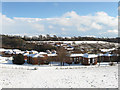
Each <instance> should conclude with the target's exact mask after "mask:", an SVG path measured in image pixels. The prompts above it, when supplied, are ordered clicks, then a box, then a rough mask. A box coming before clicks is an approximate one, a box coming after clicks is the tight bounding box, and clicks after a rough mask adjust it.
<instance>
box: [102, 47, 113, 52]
mask: <svg viewBox="0 0 120 90" xmlns="http://www.w3.org/2000/svg"><path fill="white" fill-rule="evenodd" d="M113 50H115V48H112V49H101V51H102V52H109V51H113Z"/></svg>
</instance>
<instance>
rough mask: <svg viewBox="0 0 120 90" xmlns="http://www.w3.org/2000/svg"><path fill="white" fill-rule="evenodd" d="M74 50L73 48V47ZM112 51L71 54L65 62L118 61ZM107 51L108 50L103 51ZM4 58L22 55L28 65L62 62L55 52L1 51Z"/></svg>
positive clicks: (94, 62)
mask: <svg viewBox="0 0 120 90" xmlns="http://www.w3.org/2000/svg"><path fill="white" fill-rule="evenodd" d="M71 48H72V47H71ZM112 50H114V49H111V50H108V51H107V52H106V53H99V54H90V53H70V54H69V56H68V58H69V59H68V60H67V61H64V63H67V64H73V63H74V64H79V63H80V64H83V65H91V64H92V65H96V64H97V62H110V61H117V57H118V55H117V54H113V53H111V51H112ZM102 51H106V50H102ZM0 53H1V55H2V57H12V56H13V55H17V54H22V55H23V56H24V60H25V61H26V62H27V63H28V64H33V65H36V64H49V63H50V62H60V61H58V60H57V58H58V57H59V56H58V54H57V52H56V51H55V50H52V51H50V50H47V51H46V52H38V51H35V50H31V51H21V50H19V49H4V48H1V49H0Z"/></svg>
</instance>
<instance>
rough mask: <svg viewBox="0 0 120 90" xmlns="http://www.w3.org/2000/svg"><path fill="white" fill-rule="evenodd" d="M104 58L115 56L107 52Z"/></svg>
mask: <svg viewBox="0 0 120 90" xmlns="http://www.w3.org/2000/svg"><path fill="white" fill-rule="evenodd" d="M103 56H113V55H112V54H110V53H109V52H107V53H106V54H103Z"/></svg>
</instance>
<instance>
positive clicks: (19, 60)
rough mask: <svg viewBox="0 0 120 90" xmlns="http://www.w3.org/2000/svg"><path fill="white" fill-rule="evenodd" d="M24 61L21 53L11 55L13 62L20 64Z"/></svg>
mask: <svg viewBox="0 0 120 90" xmlns="http://www.w3.org/2000/svg"><path fill="white" fill-rule="evenodd" d="M24 63H25V60H24V56H23V55H22V54H18V55H14V56H13V64H18V65H22V64H24Z"/></svg>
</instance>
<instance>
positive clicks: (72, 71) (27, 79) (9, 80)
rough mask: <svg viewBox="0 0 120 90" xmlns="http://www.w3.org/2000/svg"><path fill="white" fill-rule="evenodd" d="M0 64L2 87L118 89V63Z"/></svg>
mask: <svg viewBox="0 0 120 90" xmlns="http://www.w3.org/2000/svg"><path fill="white" fill-rule="evenodd" d="M0 65H2V67H0V86H1V87H2V88H118V65H115V66H108V65H106V64H102V65H101V66H98V65H95V66H80V65H77V66H48V65H46V66H45V65H43V66H36V65H35V66H30V65H29V66H28V65H22V66H19V65H12V64H8V65H7V64H0ZM3 66H4V67H3ZM10 67H17V68H10ZM18 67H23V68H18ZM26 67H28V68H29V69H27V68H26ZM33 67H36V68H37V70H34V68H33Z"/></svg>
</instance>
